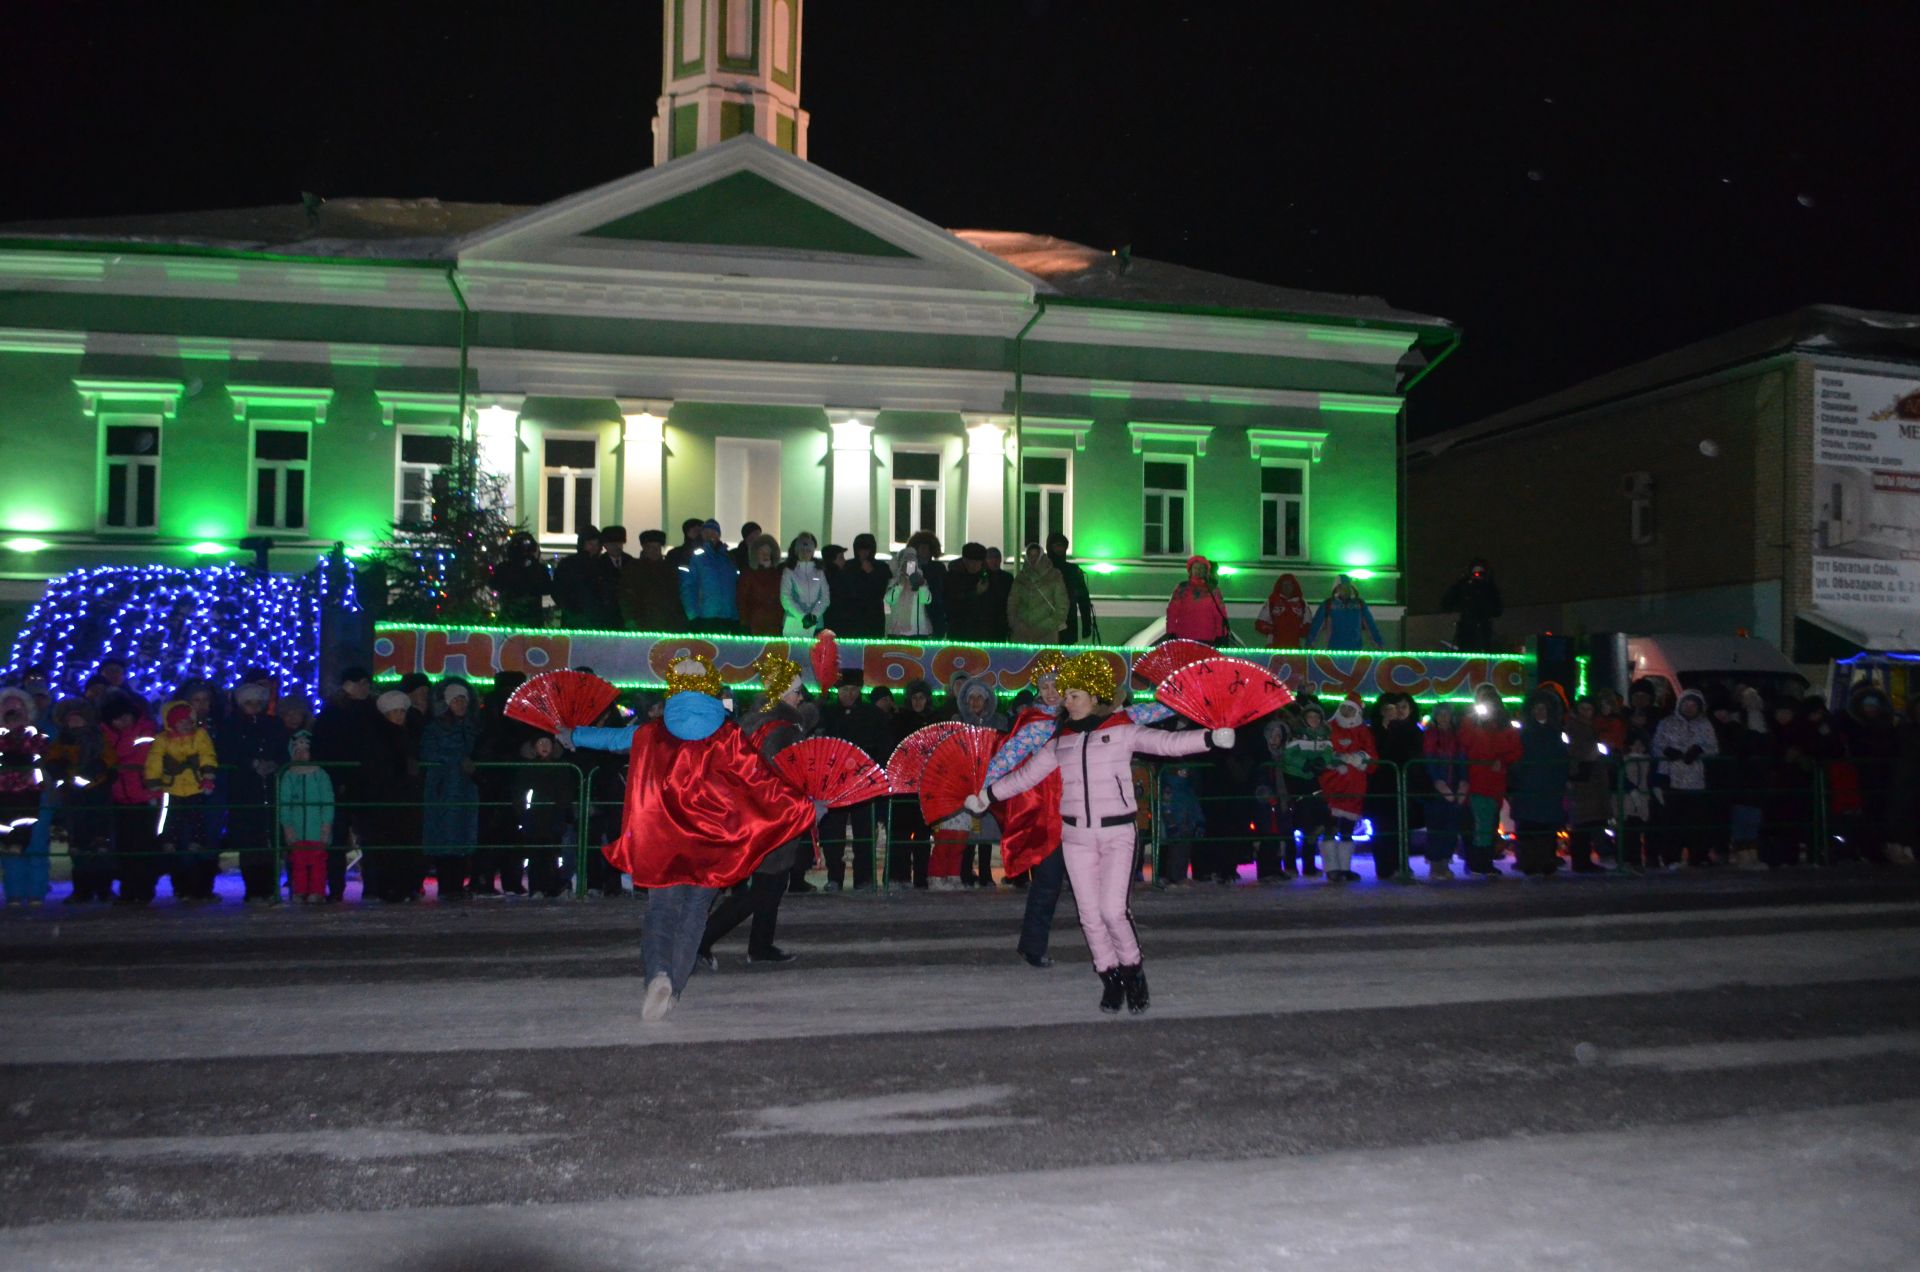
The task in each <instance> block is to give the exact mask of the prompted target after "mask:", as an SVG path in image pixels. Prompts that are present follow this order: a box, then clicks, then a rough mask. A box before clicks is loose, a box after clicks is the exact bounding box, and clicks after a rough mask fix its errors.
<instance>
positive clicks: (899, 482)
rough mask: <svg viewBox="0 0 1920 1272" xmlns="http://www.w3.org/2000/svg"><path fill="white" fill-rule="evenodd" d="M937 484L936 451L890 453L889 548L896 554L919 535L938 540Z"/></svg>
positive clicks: (939, 484) (939, 501)
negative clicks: (890, 511)
mask: <svg viewBox="0 0 1920 1272" xmlns="http://www.w3.org/2000/svg"><path fill="white" fill-rule="evenodd" d="M941 487H942V482H941V481H940V452H939V451H937V450H926V451H923V450H900V449H898V448H895V450H894V452H893V478H892V481H891V488H890V489H889V491H888V498H889V500H890V503H889V507H891V509H892V535H891V536H890V538H891V543H890V545H889V546H890V547H891V548H892V549H893V550H895V551H898V550H899V549H900V548H903V547H905V546H906V544H907V540H908V539H911V538H912V537H913V536H914V535H916V534H918V533H919V532H920V531H922V530H925V531H927V532H929V533H931V534H932V535H934V536H935V537H936V538H937V537H940V526H941V520H940V513H941V505H942V503H943V502H944V500H943V495H942V490H941Z"/></svg>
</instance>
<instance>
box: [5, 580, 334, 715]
mask: <svg viewBox="0 0 1920 1272" xmlns="http://www.w3.org/2000/svg"><path fill="white" fill-rule="evenodd" d="M341 567H344V573H343V574H342V573H339V571H340V568H341ZM323 604H325V605H333V606H338V607H342V608H345V609H347V610H358V608H359V605H358V603H357V602H356V601H355V599H354V590H353V564H352V562H351V561H347V560H346V559H345V558H339V559H338V560H337V561H336V560H330V559H329V558H326V557H322V558H321V564H320V566H319V568H317V569H315V570H313V571H310V572H308V573H306V574H301V575H286V574H262V573H261V572H259V571H258V570H253V569H247V568H243V567H241V566H237V565H219V566H207V567H202V568H198V569H180V568H178V567H174V566H165V565H136V566H95V567H92V568H89V569H81V570H74V571H72V572H71V573H68V574H63V575H61V576H60V577H59V578H56V579H51V580H49V581H48V583H47V590H46V593H45V594H44V595H43V596H42V597H41V598H40V600H39V601H37V602H35V604H34V606H33V609H32V610H31V611H29V612H28V614H27V619H26V622H25V623H24V624H23V625H22V626H21V628H20V634H19V635H18V636H17V637H16V638H15V639H14V643H13V652H12V656H11V658H10V660H9V662H8V664H7V670H6V676H7V678H9V679H11V678H16V677H18V676H19V675H21V674H22V673H23V672H24V671H25V670H26V669H27V668H29V667H41V668H44V669H45V670H46V674H47V683H48V685H49V687H50V688H51V690H52V692H53V693H54V695H55V696H56V697H60V696H66V695H77V694H79V693H80V692H81V690H82V689H83V688H84V687H85V685H86V683H87V681H88V680H89V679H91V678H92V677H93V676H95V675H96V674H98V672H99V670H100V666H101V664H102V663H105V662H107V661H108V660H110V659H118V660H119V661H121V662H123V663H125V664H126V668H127V684H128V686H129V687H130V688H131V689H133V691H134V692H135V693H138V694H140V695H142V696H143V697H146V698H150V699H151V698H158V697H160V696H162V695H165V694H168V693H171V692H172V691H173V689H174V686H176V685H178V684H179V683H180V682H181V681H183V680H187V679H190V678H202V679H206V680H210V681H212V682H213V683H214V684H216V685H220V686H223V687H225V686H230V685H232V684H233V683H234V682H235V681H236V680H237V679H238V678H239V676H240V673H241V672H242V671H244V670H246V669H247V668H249V667H261V668H264V669H266V670H267V671H268V672H269V673H271V674H272V675H273V677H274V678H275V680H276V682H277V683H278V684H279V685H280V688H281V690H282V692H288V693H291V692H305V693H306V694H307V696H308V697H310V698H312V699H313V700H314V701H316V702H317V701H318V700H319V690H320V683H319V682H320V645H321V638H320V615H321V609H322V606H323Z"/></svg>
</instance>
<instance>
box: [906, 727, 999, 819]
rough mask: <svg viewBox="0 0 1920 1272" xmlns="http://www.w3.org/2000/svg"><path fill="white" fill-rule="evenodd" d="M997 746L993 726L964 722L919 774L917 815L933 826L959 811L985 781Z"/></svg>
mask: <svg viewBox="0 0 1920 1272" xmlns="http://www.w3.org/2000/svg"><path fill="white" fill-rule="evenodd" d="M999 749H1000V735H999V734H998V733H995V732H994V731H993V730H992V729H983V728H981V727H980V726H979V725H975V724H963V725H961V726H960V727H959V728H958V729H955V730H954V731H953V732H952V733H950V734H948V735H947V736H946V737H945V738H944V739H942V740H941V743H940V745H939V746H936V747H934V748H933V754H932V755H929V756H928V757H927V766H926V768H925V769H923V770H922V771H921V773H920V815H921V816H922V817H924V818H926V819H927V825H929V826H932V825H936V824H937V823H939V822H943V821H945V820H946V819H947V818H949V817H951V816H953V815H954V814H955V813H957V812H959V811H960V806H961V805H962V804H964V803H965V802H966V799H967V796H969V795H977V794H979V793H980V791H981V789H982V788H984V787H985V786H986V784H987V761H989V760H991V759H992V758H993V753H994V752H995V751H997V750H999Z"/></svg>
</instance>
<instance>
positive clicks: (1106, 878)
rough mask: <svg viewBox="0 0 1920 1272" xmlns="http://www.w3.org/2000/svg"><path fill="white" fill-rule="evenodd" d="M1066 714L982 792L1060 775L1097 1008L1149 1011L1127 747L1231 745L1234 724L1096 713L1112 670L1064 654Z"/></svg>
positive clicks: (1098, 661) (1064, 830) (1156, 749)
mask: <svg viewBox="0 0 1920 1272" xmlns="http://www.w3.org/2000/svg"><path fill="white" fill-rule="evenodd" d="M1057 680H1058V683H1059V686H1060V690H1061V694H1062V706H1063V708H1064V709H1065V711H1066V719H1064V720H1062V721H1060V723H1059V725H1058V728H1057V731H1056V732H1055V734H1054V737H1053V740H1052V741H1050V742H1048V743H1047V744H1046V746H1045V747H1044V748H1043V749H1042V750H1041V751H1040V752H1039V753H1038V754H1036V755H1035V756H1034V757H1033V758H1032V759H1031V760H1029V761H1028V762H1027V763H1026V764H1025V765H1023V766H1022V767H1021V768H1020V769H1018V770H1017V771H1016V772H1014V773H1013V774H1011V775H1010V776H1008V777H1004V778H1001V779H1000V780H999V781H997V782H994V783H993V784H992V785H991V787H990V788H989V790H990V792H991V794H992V796H993V797H994V798H996V799H1001V800H1006V799H1010V798H1012V797H1013V796H1015V795H1018V794H1020V793H1021V792H1023V791H1028V790H1031V789H1033V788H1034V787H1036V786H1038V785H1040V783H1042V782H1043V781H1045V780H1046V779H1047V777H1048V775H1049V774H1052V773H1056V772H1057V773H1059V774H1060V779H1061V782H1060V786H1061V790H1060V820H1061V823H1062V825H1061V830H1060V839H1061V853H1062V855H1063V856H1064V857H1065V859H1066V866H1067V875H1068V877H1069V878H1070V879H1072V880H1073V895H1074V902H1075V904H1076V905H1077V906H1078V907H1079V910H1080V930H1081V931H1082V932H1083V933H1084V934H1085V935H1086V938H1087V948H1088V950H1089V951H1090V952H1091V953H1092V955H1093V968H1094V971H1096V972H1098V973H1099V975H1100V982H1101V995H1100V1010H1101V1011H1103V1012H1107V1013H1109V1014H1111V1013H1113V1012H1117V1011H1119V1010H1120V1004H1121V1002H1122V1001H1124V1002H1125V1003H1126V1005H1127V1010H1128V1011H1130V1012H1132V1013H1133V1014H1134V1015H1136V1016H1137V1015H1139V1014H1140V1013H1141V1012H1144V1011H1145V1010H1147V1006H1148V1002H1149V999H1148V994H1147V975H1146V970H1145V967H1144V966H1143V963H1142V960H1141V957H1140V943H1139V940H1138V938H1137V937H1136V936H1135V935H1134V931H1133V920H1132V917H1131V916H1130V914H1129V913H1128V910H1127V890H1128V886H1129V885H1130V884H1131V883H1132V882H1133V839H1134V820H1135V818H1136V817H1137V816H1138V809H1137V808H1136V807H1135V805H1134V797H1133V781H1132V774H1131V772H1130V768H1131V765H1132V761H1133V756H1134V753H1135V752H1144V753H1146V754H1148V755H1161V756H1175V755H1193V754H1195V753H1197V752H1200V751H1203V750H1206V749H1207V748H1208V747H1219V748H1223V749H1224V748H1229V747H1231V746H1232V745H1233V730H1232V729H1228V728H1222V729H1211V730H1205V731H1200V732H1190V733H1157V732H1154V731H1152V730H1149V729H1148V728H1146V726H1144V725H1142V724H1139V723H1138V722H1136V721H1134V720H1132V719H1130V718H1128V716H1127V714H1126V713H1125V712H1114V713H1112V714H1107V715H1102V714H1100V712H1099V711H1098V707H1099V705H1100V704H1101V703H1103V702H1107V703H1110V702H1112V701H1113V697H1114V693H1115V685H1114V675H1113V666H1112V664H1111V663H1109V662H1108V660H1107V658H1106V656H1105V655H1103V654H1098V653H1091V652H1089V653H1084V654H1079V655H1076V656H1075V657H1073V658H1071V659H1069V660H1068V661H1067V663H1066V664H1065V665H1064V666H1063V667H1061V669H1060V673H1059V675H1058V677H1057ZM987 798H988V792H986V791H983V792H981V793H979V794H976V795H972V796H969V797H968V800H967V807H968V809H969V810H970V811H974V812H984V811H985V810H986V808H987Z"/></svg>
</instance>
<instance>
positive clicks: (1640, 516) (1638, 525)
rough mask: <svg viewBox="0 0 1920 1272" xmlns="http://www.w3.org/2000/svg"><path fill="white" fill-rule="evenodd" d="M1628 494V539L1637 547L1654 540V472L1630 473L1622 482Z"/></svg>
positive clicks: (1624, 490)
mask: <svg viewBox="0 0 1920 1272" xmlns="http://www.w3.org/2000/svg"><path fill="white" fill-rule="evenodd" d="M1621 486H1622V490H1623V493H1625V495H1626V496H1627V541H1628V542H1629V543H1631V544H1633V545H1634V546H1635V547H1637V548H1644V547H1646V546H1647V545H1648V544H1650V543H1652V542H1653V537H1654V534H1655V532H1656V527H1655V525H1654V519H1653V474H1652V473H1628V474H1627V476H1626V480H1625V481H1624V482H1622V483H1621Z"/></svg>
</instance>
